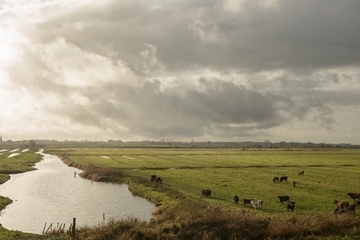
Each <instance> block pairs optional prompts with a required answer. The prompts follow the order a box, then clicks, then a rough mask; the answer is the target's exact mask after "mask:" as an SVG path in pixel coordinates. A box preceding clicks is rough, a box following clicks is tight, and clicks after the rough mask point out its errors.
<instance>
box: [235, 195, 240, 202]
mask: <svg viewBox="0 0 360 240" xmlns="http://www.w3.org/2000/svg"><path fill="white" fill-rule="evenodd" d="M234 202H235V203H236V204H238V202H239V197H238V196H237V195H235V196H234Z"/></svg>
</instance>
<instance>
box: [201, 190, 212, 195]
mask: <svg viewBox="0 0 360 240" xmlns="http://www.w3.org/2000/svg"><path fill="white" fill-rule="evenodd" d="M201 195H202V196H203V197H210V196H211V190H210V189H203V190H202V191H201Z"/></svg>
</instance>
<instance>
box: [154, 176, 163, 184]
mask: <svg viewBox="0 0 360 240" xmlns="http://www.w3.org/2000/svg"><path fill="white" fill-rule="evenodd" d="M162 181H163V180H162V178H161V177H157V178H155V182H157V183H162Z"/></svg>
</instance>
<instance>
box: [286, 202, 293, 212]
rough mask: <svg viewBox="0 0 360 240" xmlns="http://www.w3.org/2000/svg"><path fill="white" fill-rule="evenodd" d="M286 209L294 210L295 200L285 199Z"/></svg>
mask: <svg viewBox="0 0 360 240" xmlns="http://www.w3.org/2000/svg"><path fill="white" fill-rule="evenodd" d="M286 208H287V210H288V211H289V210H291V211H292V212H293V211H294V210H295V202H291V201H290V200H287V201H286Z"/></svg>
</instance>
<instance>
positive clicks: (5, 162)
mask: <svg viewBox="0 0 360 240" xmlns="http://www.w3.org/2000/svg"><path fill="white" fill-rule="evenodd" d="M1 150H2V151H1V154H0V184H3V183H5V182H6V181H8V180H9V179H10V174H18V173H24V172H28V171H33V170H35V168H34V166H35V164H36V163H38V162H40V160H41V158H42V156H41V155H40V154H37V152H38V151H39V149H28V148H21V147H16V148H14V149H9V150H7V149H1ZM12 202H13V200H12V199H10V198H8V197H6V196H0V211H2V210H3V209H5V208H6V206H8V205H9V204H11V203H12ZM19 224H21V221H19ZM0 239H5V240H7V239H21V240H23V239H24V240H35V239H36V240H41V239H49V240H63V239H67V237H66V236H65V235H63V236H60V235H51V236H50V235H49V236H44V235H39V234H33V233H24V232H20V231H13V230H9V229H6V228H4V227H2V225H1V224H0Z"/></svg>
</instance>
